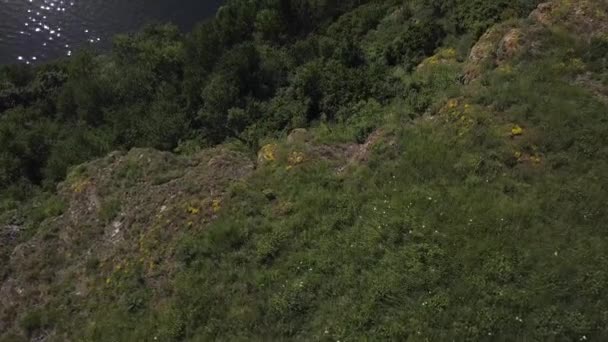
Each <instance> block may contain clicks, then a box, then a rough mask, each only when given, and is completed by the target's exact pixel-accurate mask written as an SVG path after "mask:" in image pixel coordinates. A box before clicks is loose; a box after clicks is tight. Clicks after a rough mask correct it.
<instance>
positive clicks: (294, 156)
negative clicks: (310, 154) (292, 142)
mask: <svg viewBox="0 0 608 342" xmlns="http://www.w3.org/2000/svg"><path fill="white" fill-rule="evenodd" d="M288 162H289V165H291V166H295V165H298V164H301V163H302V162H304V153H302V152H295V151H294V152H291V153H290V154H289V158H288Z"/></svg>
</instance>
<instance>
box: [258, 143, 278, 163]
mask: <svg viewBox="0 0 608 342" xmlns="http://www.w3.org/2000/svg"><path fill="white" fill-rule="evenodd" d="M261 154H262V158H264V160H266V161H275V160H276V159H277V156H276V154H277V145H275V144H268V145H264V147H262V151H261Z"/></svg>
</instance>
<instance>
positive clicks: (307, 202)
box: [0, 0, 608, 341]
mask: <svg viewBox="0 0 608 342" xmlns="http://www.w3.org/2000/svg"><path fill="white" fill-rule="evenodd" d="M607 13H608V4H606V3H605V2H602V1H568V0H555V1H552V2H549V3H545V4H542V5H540V6H539V7H538V9H537V10H535V11H534V12H533V13H532V14H531V16H530V18H528V19H526V20H511V21H507V22H504V23H502V24H499V25H496V26H494V27H492V28H490V29H489V30H488V31H487V32H486V33H485V34H484V35H483V36H482V37H481V38H480V40H479V41H478V42H477V43H476V44H475V46H473V48H472V50H471V52H470V54H469V57H468V58H467V59H466V60H459V59H458V57H457V52H456V50H455V48H454V47H452V46H450V45H449V44H446V46H444V47H443V48H441V49H439V50H437V52H436V54H435V55H433V56H432V57H429V58H427V59H425V60H424V61H423V62H422V63H421V64H420V65H418V66H417V67H416V68H415V70H414V72H413V73H412V74H408V73H404V72H403V70H402V69H400V68H399V67H395V68H394V74H395V77H397V78H399V79H400V82H401V83H402V85H403V89H405V92H406V94H404V95H403V96H402V97H398V98H396V99H395V100H393V101H392V102H391V103H389V104H381V103H380V102H378V101H374V100H368V101H364V102H361V103H360V104H359V105H358V106H357V108H355V112H354V113H353V114H352V118H351V119H349V120H348V121H347V122H344V123H342V124H334V125H326V124H324V123H319V124H318V125H317V126H315V127H313V128H312V129H310V130H308V131H306V130H297V131H295V132H293V133H292V134H291V135H290V136H289V137H287V138H286V139H278V140H276V141H268V144H266V145H264V147H262V149H261V150H260V152H259V154H258V156H257V161H253V160H252V159H253V158H252V157H251V156H249V155H247V154H246V153H243V152H239V148H238V145H236V147H235V145H224V146H221V147H218V148H216V149H210V150H204V151H202V152H200V153H198V154H195V155H193V156H176V155H173V154H170V153H161V152H157V151H153V150H145V149H135V150H132V151H130V152H128V153H126V154H122V153H115V154H111V155H110V156H108V157H106V158H103V159H100V160H97V161H93V162H91V163H88V164H85V165H83V166H80V167H77V168H75V169H74V170H73V171H72V172H71V174H70V176H69V177H68V179H67V180H66V181H65V182H64V183H62V185H61V186H60V187H59V190H58V196H57V197H56V200H57V201H62V202H64V203H65V206H63V207H64V210H63V211H58V212H61V213H60V214H58V215H54V214H55V212H54V211H52V213H51V214H52V215H50V216H54V217H51V218H46V219H45V220H44V221H43V222H42V223H41V224H40V227H41V228H40V229H39V231H37V232H36V233H35V235H34V237H32V239H31V240H29V241H27V242H26V243H24V244H21V245H19V246H18V247H17V248H16V249H15V250H14V251H13V252H12V253H11V256H10V268H9V270H8V271H7V272H8V276H7V277H6V280H4V281H3V283H2V287H1V289H0V304H2V306H1V308H0V324H1V325H0V330H1V331H6V332H7V333H5V334H4V335H3V336H2V337H3V338H5V339H6V340H20V339H28V338H29V339H40V340H44V339H47V340H58V341H59V340H61V341H63V340H87V341H88V340H104V341H105V340H107V341H116V340H118V341H133V340H142V341H143V340H145V341H152V340H160V341H169V340H203V341H206V340H230V341H233V340H322V341H330V340H332V341H345V340H366V339H371V340H383V339H388V340H408V339H410V340H486V339H487V340H493V339H500V340H604V339H607V338H608V329H607V327H608V297H607V296H606V293H607V292H608V271H607V270H608V255H607V254H606V252H607V251H608V231H607V230H606V222H608V208H606V205H605V201H606V194H607V193H608V104H607V103H606V96H607V92H606V89H608V65H607V63H606V58H607V56H606V52H607V51H608V50H606V46H607V44H608V36H607V34H608V30H607V26H606V23H607V22H608V21H607V20H606V16H607ZM384 20H385V21H390V20H392V19H391V16H390V15H389V16H387V18H385V19H384ZM382 28H383V26H382V25H379V28H378V29H377V30H376V31H373V32H371V33H369V34H368V37H367V39H377V38H378V37H382V36H383V34H388V33H390V32H388V33H387V32H382ZM389 31H390V30H389ZM366 53H368V54H369V56H368V57H369V58H373V54H374V51H373V49H370V51H367V52H366ZM355 141H358V142H355ZM10 229H14V228H10Z"/></svg>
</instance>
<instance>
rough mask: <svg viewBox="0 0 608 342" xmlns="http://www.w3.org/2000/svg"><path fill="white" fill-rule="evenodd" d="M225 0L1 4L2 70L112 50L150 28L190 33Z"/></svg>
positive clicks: (4, 0)
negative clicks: (121, 36)
mask: <svg viewBox="0 0 608 342" xmlns="http://www.w3.org/2000/svg"><path fill="white" fill-rule="evenodd" d="M221 3H222V1H221V0H205V1H201V0H181V1H174V0H129V1H125V0H74V1H66V0H0V64H6V63H19V62H21V63H27V64H31V63H36V62H40V61H45V60H49V59H52V58H57V57H60V56H69V55H71V54H72V51H73V50H74V49H77V48H79V47H82V46H87V45H88V46H94V47H99V48H102V49H105V48H108V47H109V46H110V45H111V43H110V40H111V37H112V36H113V35H114V34H116V33H119V32H127V31H132V30H135V29H137V28H139V27H141V26H142V25H144V24H146V23H148V22H155V21H172V22H175V23H177V24H178V25H179V26H180V27H182V28H184V29H189V28H190V27H191V26H192V25H193V24H194V23H195V22H196V21H198V20H201V19H203V18H205V17H208V16H210V15H212V14H213V13H214V12H215V11H216V10H217V8H218V7H219V5H220V4H221Z"/></svg>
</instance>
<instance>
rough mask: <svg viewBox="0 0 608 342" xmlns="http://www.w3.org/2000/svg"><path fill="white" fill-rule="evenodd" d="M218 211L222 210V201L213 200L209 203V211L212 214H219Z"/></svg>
mask: <svg viewBox="0 0 608 342" xmlns="http://www.w3.org/2000/svg"><path fill="white" fill-rule="evenodd" d="M220 209H222V201H221V200H220V199H214V200H213V201H211V210H212V211H213V212H214V213H217V212H219V211H220Z"/></svg>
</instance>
